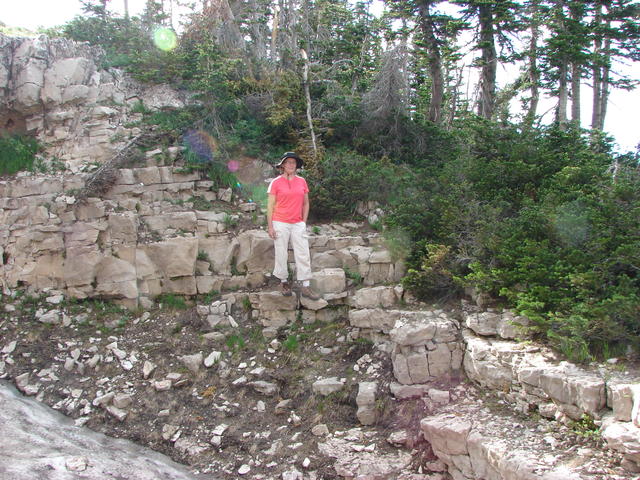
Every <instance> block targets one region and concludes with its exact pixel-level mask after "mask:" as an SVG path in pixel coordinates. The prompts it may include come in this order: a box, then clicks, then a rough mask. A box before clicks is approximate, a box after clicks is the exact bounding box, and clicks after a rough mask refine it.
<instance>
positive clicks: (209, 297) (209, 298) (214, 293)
mask: <svg viewBox="0 0 640 480" xmlns="http://www.w3.org/2000/svg"><path fill="white" fill-rule="evenodd" d="M219 295H220V292H219V291H218V290H211V291H210V292H209V293H206V294H205V295H204V296H203V297H202V303H203V304H204V305H209V304H211V303H213V301H214V300H215V299H216V297H218V296H219Z"/></svg>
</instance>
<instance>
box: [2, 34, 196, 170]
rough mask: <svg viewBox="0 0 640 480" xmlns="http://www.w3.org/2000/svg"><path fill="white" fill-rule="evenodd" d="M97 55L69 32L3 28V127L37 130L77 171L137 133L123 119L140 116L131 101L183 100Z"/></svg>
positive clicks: (163, 103) (152, 104)
mask: <svg viewBox="0 0 640 480" xmlns="http://www.w3.org/2000/svg"><path fill="white" fill-rule="evenodd" d="M102 56H103V55H102V52H101V50H100V49H98V48H96V47H91V46H89V45H87V44H79V43H76V42H73V41H70V40H66V39H60V38H49V37H47V36H40V37H38V38H35V39H34V38H14V37H7V36H4V35H0V132H10V133H28V134H30V135H35V136H37V137H38V139H39V140H40V141H41V142H42V143H44V144H46V145H47V155H48V156H50V157H52V156H55V157H57V158H59V159H60V160H62V161H65V162H66V164H67V166H68V167H69V168H71V169H72V170H73V171H77V170H78V169H79V168H80V167H81V166H82V165H83V164H86V163H89V162H98V163H102V162H103V161H105V160H107V159H108V158H110V157H111V156H112V155H113V153H114V152H115V151H117V149H118V148H119V147H121V146H122V145H123V144H124V143H125V142H126V138H127V137H128V136H129V135H131V134H136V129H135V128H129V127H127V126H126V125H127V124H128V123H130V122H133V121H135V120H138V119H139V115H137V114H135V113H131V107H132V106H133V105H135V104H137V103H138V102H143V104H144V105H145V107H147V108H151V109H160V108H165V107H174V108H179V107H182V106H184V104H185V97H184V95H181V94H179V93H177V92H175V91H174V90H172V89H170V88H168V87H165V86H157V87H152V88H149V87H144V86H142V85H140V84H139V83H137V82H135V81H133V80H131V79H130V78H128V77H127V76H125V75H123V74H122V73H121V72H120V71H118V70H116V69H109V70H104V69H102V68H100V61H101V58H102Z"/></svg>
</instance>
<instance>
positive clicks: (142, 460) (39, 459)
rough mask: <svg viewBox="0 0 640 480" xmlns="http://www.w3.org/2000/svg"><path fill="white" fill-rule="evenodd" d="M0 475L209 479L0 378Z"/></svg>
mask: <svg viewBox="0 0 640 480" xmlns="http://www.w3.org/2000/svg"><path fill="white" fill-rule="evenodd" d="M0 438H2V448H1V449H0V478H11V479H13V480H32V479H34V478H38V479H41V480H66V479H74V480H75V479H78V478H96V479H97V478H100V479H104V480H108V479H114V480H115V479H122V478H126V479H128V480H195V479H196V478H197V479H198V480H205V479H206V480H214V478H215V477H212V476H208V475H198V476H197V477H196V476H195V475H193V474H192V473H190V472H189V471H188V470H187V468H185V467H184V466H182V465H180V464H178V463H175V462H174V461H172V460H171V459H170V458H169V457H167V456H165V455H162V454H160V453H158V452H154V451H153V450H151V449H149V448H145V447H141V446H139V445H136V444H135V443H132V442H130V441H128V440H122V439H116V438H111V437H107V436H106V435H103V434H101V433H96V432H93V431H91V430H89V429H88V428H84V427H77V426H75V425H74V423H73V421H72V420H71V419H69V418H67V417H65V416H64V415H62V414H60V413H58V412H56V411H55V410H52V409H50V408H49V407H46V406H45V405H42V404H41V403H39V402H37V401H35V400H32V399H28V398H25V397H23V396H22V395H20V394H19V393H18V392H17V391H16V390H15V389H14V388H13V387H11V386H9V384H8V383H6V382H0Z"/></svg>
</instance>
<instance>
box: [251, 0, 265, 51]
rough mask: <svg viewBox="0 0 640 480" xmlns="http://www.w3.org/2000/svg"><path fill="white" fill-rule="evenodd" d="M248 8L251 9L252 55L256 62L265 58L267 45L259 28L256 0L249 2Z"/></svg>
mask: <svg viewBox="0 0 640 480" xmlns="http://www.w3.org/2000/svg"><path fill="white" fill-rule="evenodd" d="M249 8H250V9H251V11H250V15H251V40H252V41H253V42H252V44H253V55H254V58H255V59H256V60H258V61H262V60H264V59H265V58H267V45H266V40H265V36H264V31H263V29H261V28H260V15H259V13H258V4H257V2H256V0H250V2H249Z"/></svg>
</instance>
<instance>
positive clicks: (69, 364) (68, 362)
mask: <svg viewBox="0 0 640 480" xmlns="http://www.w3.org/2000/svg"><path fill="white" fill-rule="evenodd" d="M75 364H76V362H75V361H74V360H73V358H71V357H67V358H66V360H65V361H64V369H65V370H66V371H68V372H70V371H71V370H73V367H74V366H75Z"/></svg>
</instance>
